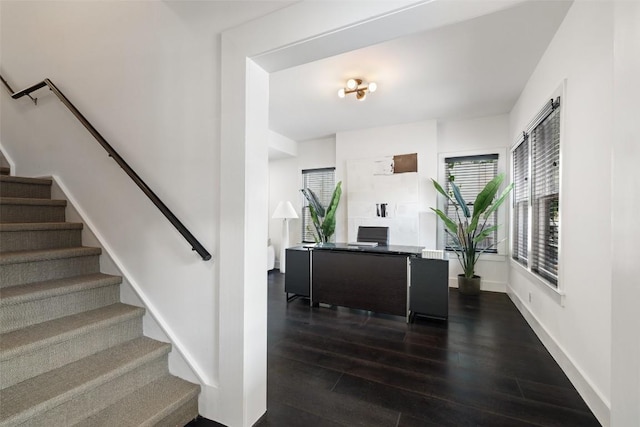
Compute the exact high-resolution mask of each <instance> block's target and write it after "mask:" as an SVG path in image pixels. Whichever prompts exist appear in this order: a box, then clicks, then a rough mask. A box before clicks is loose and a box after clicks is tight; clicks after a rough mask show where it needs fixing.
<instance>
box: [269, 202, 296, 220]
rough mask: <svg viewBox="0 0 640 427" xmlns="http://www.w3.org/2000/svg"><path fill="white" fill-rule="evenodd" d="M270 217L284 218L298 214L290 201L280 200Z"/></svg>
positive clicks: (294, 216)
mask: <svg viewBox="0 0 640 427" xmlns="http://www.w3.org/2000/svg"><path fill="white" fill-rule="evenodd" d="M272 218H284V219H291V218H298V214H297V213H296V210H295V209H294V208H293V205H292V204H291V202H290V201H288V200H287V201H284V200H283V201H280V203H278V206H277V207H276V210H275V211H274V212H273V217H272Z"/></svg>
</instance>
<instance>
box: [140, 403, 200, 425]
mask: <svg viewBox="0 0 640 427" xmlns="http://www.w3.org/2000/svg"><path fill="white" fill-rule="evenodd" d="M197 416H198V397H197V396H196V397H194V398H193V399H190V400H189V401H188V402H186V403H184V404H183V405H182V406H180V407H179V408H177V409H176V410H175V411H173V412H172V413H171V414H170V415H169V416H168V417H166V418H164V419H163V420H162V421H160V422H158V423H156V424H154V425H157V426H184V425H186V424H188V423H189V422H190V421H191V420H193V419H195V418H196V417H197ZM149 427H151V426H149Z"/></svg>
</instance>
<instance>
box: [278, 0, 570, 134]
mask: <svg viewBox="0 0 640 427" xmlns="http://www.w3.org/2000/svg"><path fill="white" fill-rule="evenodd" d="M570 4H571V2H565V1H526V2H522V3H519V4H517V5H515V6H512V7H510V8H507V9H505V10H501V11H499V12H495V13H491V14H489V15H485V16H481V17H479V18H475V19H471V20H467V21H465V22H461V23H456V24H452V25H448V26H444V27H440V28H436V29H432V30H429V31H425V32H421V33H416V34H413V35H410V36H406V37H402V38H398V39H395V40H390V41H387V42H384V43H380V44H376V45H373V46H369V47H365V48H362V49H359V50H354V51H351V52H347V53H343V54H340V55H336V56H332V57H329V58H325V59H322V60H318V61H314V62H310V63H307V64H303V65H299V66H296V67H293V68H288V69H285V70H282V71H276V72H272V73H271V74H270V111H269V114H270V118H269V122H270V123H269V125H270V128H271V130H273V131H275V132H277V133H280V134H281V135H284V136H286V137H288V138H291V139H293V140H296V141H304V140H309V139H314V138H320V137H324V136H328V135H333V134H335V133H336V132H341V131H349V130H355V129H362V128H370V127H376V126H385V125H392V124H399V123H407V122H413V121H420V120H428V119H439V120H444V119H459V118H472V117H481V116H487V115H495V114H503V113H508V112H509V111H510V110H511V108H512V107H513V105H514V103H515V101H516V99H517V98H518V96H519V94H520V92H521V91H522V89H523V87H524V85H525V83H526V82H527V80H528V78H529V76H530V75H531V73H532V72H533V70H534V68H535V66H536V64H537V63H538V61H539V59H540V57H541V56H542V54H543V53H544V51H545V49H546V48H547V46H548V44H549V42H550V40H551V39H552V38H553V36H554V34H555V32H556V30H557V28H558V26H559V25H560V23H561V22H562V20H563V19H564V16H565V14H566V12H567V10H568V8H569V6H570ZM350 77H354V78H355V77H360V78H364V79H365V80H367V81H375V82H376V83H378V90H377V91H376V92H375V93H373V94H370V95H369V96H368V97H367V99H366V100H365V101H361V102H360V101H357V100H356V99H355V97H354V96H353V95H350V96H348V97H347V98H345V99H340V98H338V96H337V92H338V89H340V87H342V85H344V83H345V81H346V80H347V79H348V78H350Z"/></svg>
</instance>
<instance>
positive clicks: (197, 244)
mask: <svg viewBox="0 0 640 427" xmlns="http://www.w3.org/2000/svg"><path fill="white" fill-rule="evenodd" d="M0 79H1V80H2V83H3V84H4V86H5V87H6V89H7V90H8V91H9V92H10V93H11V97H12V98H13V99H19V98H22V97H23V96H28V97H29V98H30V99H31V100H32V101H33V102H34V103H36V104H37V98H32V97H31V93H32V92H34V91H36V90H38V89H42V88H43V87H45V86H48V87H49V89H50V90H51V91H52V92H53V93H54V94H55V95H56V96H57V97H58V99H60V101H62V103H63V104H64V105H65V106H66V107H67V108H68V109H69V111H71V113H72V114H73V115H74V116H76V118H77V119H78V120H79V121H80V123H82V125H83V126H84V127H85V128H86V129H87V130H88V131H89V133H91V135H93V137H94V138H95V139H96V140H97V141H98V143H99V144H100V145H102V148H104V149H105V150H106V151H107V153H108V154H109V157H111V158H112V159H113V160H115V161H116V163H117V164H118V165H119V166H120V167H121V168H122V169H123V170H124V171H125V173H126V174H127V175H129V177H130V178H131V179H132V180H133V182H135V183H136V185H137V186H138V187H140V189H141V190H142V192H143V193H144V194H146V195H147V197H148V198H149V199H150V200H151V202H153V204H154V205H156V207H157V208H158V209H159V210H160V212H162V214H163V215H164V216H165V217H166V218H167V219H168V220H169V222H171V224H173V226H174V227H175V228H176V229H177V230H178V232H180V234H182V236H183V237H184V238H185V239H186V240H187V242H189V244H190V245H191V247H192V249H193V250H194V251H196V252H198V254H199V255H200V256H201V257H202V259H203V260H205V261H208V260H210V259H211V254H210V253H209V252H207V250H206V249H205V248H204V246H202V245H201V244H200V242H199V241H198V240H197V239H196V238H195V237H194V236H193V234H191V232H190V231H189V230H188V229H187V227H185V226H184V224H182V222H180V220H179V219H178V218H177V217H176V216H175V215H174V214H173V212H171V210H170V209H169V208H168V207H167V205H165V204H164V203H163V202H162V200H160V198H159V197H158V196H157V195H156V194H155V193H154V192H153V191H152V190H151V188H149V186H148V185H147V184H146V183H145V182H144V181H143V180H142V178H140V176H138V174H137V173H136V172H135V171H134V170H133V169H132V168H131V166H129V165H128V164H127V162H126V161H125V160H124V159H123V158H122V156H120V154H118V152H117V151H116V150H114V149H113V147H112V146H111V145H110V144H109V143H108V142H107V140H106V139H104V138H103V137H102V135H100V133H99V132H98V131H97V130H96V128H94V127H93V125H92V124H91V123H90V122H89V120H87V119H86V118H85V117H84V116H83V115H82V113H81V112H80V110H78V109H77V108H76V107H75V106H74V105H73V104H72V103H71V101H69V99H67V97H66V96H64V94H63V93H62V92H61V91H60V89H58V88H57V87H56V85H54V84H53V82H52V81H51V80H49V79H44V80H43V81H41V82H39V83H36V84H34V85H33V86H30V87H28V88H26V89H23V90H21V91H19V92H14V91H13V90H12V89H11V86H9V84H8V83H7V81H6V80H5V79H4V78H3V77H2V76H0Z"/></svg>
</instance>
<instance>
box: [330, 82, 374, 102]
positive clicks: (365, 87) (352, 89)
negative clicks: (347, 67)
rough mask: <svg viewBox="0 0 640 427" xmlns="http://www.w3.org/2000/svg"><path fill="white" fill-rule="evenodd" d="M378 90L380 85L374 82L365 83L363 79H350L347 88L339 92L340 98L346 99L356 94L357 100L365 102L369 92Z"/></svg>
mask: <svg viewBox="0 0 640 427" xmlns="http://www.w3.org/2000/svg"><path fill="white" fill-rule="evenodd" d="M377 88H378V85H377V84H375V83H374V82H369V83H364V82H363V81H362V79H349V80H347V87H345V88H342V89H340V90H339V91H338V96H339V97H340V98H344V97H345V96H347V95H348V94H350V93H355V94H356V99H357V100H359V101H364V99H365V98H366V97H367V92H371V93H373V92H375V91H376V89H377Z"/></svg>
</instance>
